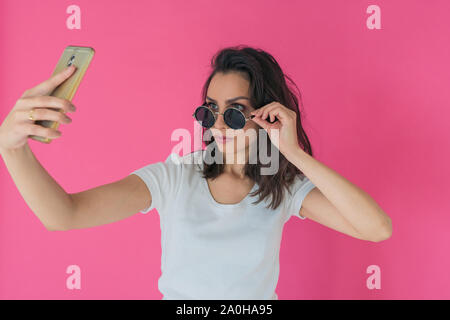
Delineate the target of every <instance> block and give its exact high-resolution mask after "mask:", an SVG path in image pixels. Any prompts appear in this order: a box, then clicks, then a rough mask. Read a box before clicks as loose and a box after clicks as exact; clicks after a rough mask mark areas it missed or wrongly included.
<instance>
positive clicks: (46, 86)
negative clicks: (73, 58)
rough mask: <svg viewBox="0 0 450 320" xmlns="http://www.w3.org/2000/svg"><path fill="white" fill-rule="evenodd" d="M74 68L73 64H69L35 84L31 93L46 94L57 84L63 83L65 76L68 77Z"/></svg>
mask: <svg viewBox="0 0 450 320" xmlns="http://www.w3.org/2000/svg"><path fill="white" fill-rule="evenodd" d="M75 70H76V67H75V66H74V65H71V66H69V67H67V68H65V69H64V70H62V71H60V72H58V73H56V74H55V75H53V76H51V77H50V78H49V79H47V80H45V81H43V82H41V83H40V84H38V85H37V86H35V87H34V88H32V89H31V91H32V93H33V94H36V95H47V94H49V93H50V92H52V91H53V90H54V89H55V88H56V87H57V86H59V85H60V84H61V83H63V82H64V81H65V80H66V79H67V78H69V77H70V76H71V75H72V74H73V72H74V71H75Z"/></svg>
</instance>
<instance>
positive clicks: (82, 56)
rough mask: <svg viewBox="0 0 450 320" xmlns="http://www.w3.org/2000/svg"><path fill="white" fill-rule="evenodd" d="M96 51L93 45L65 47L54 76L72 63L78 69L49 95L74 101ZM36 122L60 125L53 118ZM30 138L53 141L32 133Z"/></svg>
mask: <svg viewBox="0 0 450 320" xmlns="http://www.w3.org/2000/svg"><path fill="white" fill-rule="evenodd" d="M94 53H95V51H94V49H93V48H91V47H79V46H67V47H66V48H65V49H64V51H63V53H62V56H61V58H60V59H59V61H58V64H57V65H56V68H55V70H54V71H53V74H52V76H53V75H55V74H56V73H59V72H61V71H63V70H64V69H65V68H67V67H69V66H71V65H75V66H76V67H77V69H76V70H75V71H74V72H73V73H72V74H71V75H70V77H69V78H67V79H66V80H65V81H64V82H63V83H61V84H60V85H59V86H57V87H56V88H55V90H53V92H52V93H51V94H49V95H50V96H53V97H58V98H62V99H67V100H69V101H72V98H73V96H74V95H75V92H76V91H77V89H78V86H79V85H80V82H81V80H82V79H83V77H84V74H85V72H86V70H87V68H88V66H89V64H90V62H91V60H92V57H93V56H94ZM49 109H52V110H56V111H60V112H64V110H61V109H59V108H50V107H49ZM34 123H35V124H37V125H41V126H43V127H46V128H52V129H58V127H59V122H57V121H53V120H36V121H35V122H34ZM29 138H30V139H33V140H37V141H41V142H44V143H50V142H51V141H52V139H49V138H45V137H40V136H35V135H30V136H29Z"/></svg>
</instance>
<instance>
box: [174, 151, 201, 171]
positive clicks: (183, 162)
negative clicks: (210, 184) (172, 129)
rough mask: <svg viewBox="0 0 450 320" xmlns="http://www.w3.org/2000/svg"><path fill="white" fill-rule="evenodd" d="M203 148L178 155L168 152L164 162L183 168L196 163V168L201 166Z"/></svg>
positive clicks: (191, 166) (190, 166)
mask: <svg viewBox="0 0 450 320" xmlns="http://www.w3.org/2000/svg"><path fill="white" fill-rule="evenodd" d="M203 156H204V150H197V151H193V152H190V153H188V154H185V155H184V156H180V155H179V154H177V153H175V152H173V153H170V154H169V156H168V157H167V159H166V163H170V164H175V165H179V166H181V167H184V168H187V167H188V168H193V167H194V165H196V166H197V167H198V168H200V169H201V168H203Z"/></svg>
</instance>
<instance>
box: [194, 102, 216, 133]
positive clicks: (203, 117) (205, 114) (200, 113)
mask: <svg viewBox="0 0 450 320" xmlns="http://www.w3.org/2000/svg"><path fill="white" fill-rule="evenodd" d="M195 119H197V121H198V122H200V124H201V125H202V126H203V127H205V128H211V127H212V126H213V125H214V122H215V119H214V115H213V113H212V112H211V110H209V109H208V108H206V107H198V108H197V110H195Z"/></svg>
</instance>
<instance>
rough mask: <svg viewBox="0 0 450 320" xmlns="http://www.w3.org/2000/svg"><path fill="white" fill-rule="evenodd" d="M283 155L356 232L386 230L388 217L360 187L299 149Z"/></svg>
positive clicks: (370, 233) (371, 233)
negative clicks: (285, 155)
mask: <svg viewBox="0 0 450 320" xmlns="http://www.w3.org/2000/svg"><path fill="white" fill-rule="evenodd" d="M286 158H287V159H288V160H289V161H290V162H291V163H292V164H294V165H295V166H296V167H297V168H299V169H300V170H301V171H302V172H303V173H304V174H305V175H306V176H307V177H308V178H309V179H310V180H311V182H312V183H314V185H315V186H316V187H317V188H318V189H319V190H320V191H321V192H322V193H323V195H324V196H325V197H326V198H327V199H328V200H329V201H330V202H331V203H332V204H333V205H334V206H335V207H336V209H337V210H338V211H339V213H340V214H342V216H343V217H344V218H345V219H346V220H347V221H348V222H349V223H350V224H351V225H352V226H353V227H354V228H355V229H356V230H357V231H358V232H359V233H360V234H362V235H365V236H367V237H373V238H376V237H378V235H379V234H380V231H381V232H386V233H389V232H390V230H391V219H390V218H389V216H388V215H387V214H386V213H384V211H383V210H382V209H381V208H380V207H379V205H378V204H377V203H376V202H375V200H374V199H373V198H372V197H371V196H370V195H369V194H367V193H366V192H365V191H364V190H362V189H361V188H359V187H358V186H356V185H354V184H353V183H351V182H350V181H348V180H347V179H345V178H344V177H343V176H341V175H340V174H338V173H337V172H336V171H334V170H332V169H331V168H329V167H327V166H325V165H324V164H322V163H321V162H319V161H317V160H316V159H314V158H313V157H311V156H310V155H309V154H307V153H306V152H304V151H303V150H301V149H300V148H298V150H294V151H293V152H292V153H291V154H289V155H288V156H287V157H286Z"/></svg>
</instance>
